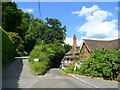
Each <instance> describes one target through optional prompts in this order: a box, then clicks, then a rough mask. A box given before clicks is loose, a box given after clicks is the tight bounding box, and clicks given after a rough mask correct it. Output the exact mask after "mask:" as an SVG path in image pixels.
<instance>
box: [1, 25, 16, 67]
mask: <svg viewBox="0 0 120 90" xmlns="http://www.w3.org/2000/svg"><path fill="white" fill-rule="evenodd" d="M0 30H1V31H2V63H3V65H4V64H8V63H10V62H11V61H13V60H14V59H13V58H14V50H15V49H14V42H13V41H12V40H11V38H10V37H9V35H8V34H7V32H6V31H5V30H3V29H2V28H1V27H0Z"/></svg>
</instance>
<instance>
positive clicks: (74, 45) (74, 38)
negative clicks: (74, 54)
mask: <svg viewBox="0 0 120 90" xmlns="http://www.w3.org/2000/svg"><path fill="white" fill-rule="evenodd" d="M73 49H76V35H74V37H73Z"/></svg>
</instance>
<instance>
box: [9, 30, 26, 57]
mask: <svg viewBox="0 0 120 90" xmlns="http://www.w3.org/2000/svg"><path fill="white" fill-rule="evenodd" d="M8 35H9V36H10V38H11V39H12V41H13V42H14V44H15V51H16V52H15V56H24V55H27V52H25V51H24V46H23V44H22V43H23V40H22V38H21V37H20V36H19V35H18V33H15V32H8Z"/></svg>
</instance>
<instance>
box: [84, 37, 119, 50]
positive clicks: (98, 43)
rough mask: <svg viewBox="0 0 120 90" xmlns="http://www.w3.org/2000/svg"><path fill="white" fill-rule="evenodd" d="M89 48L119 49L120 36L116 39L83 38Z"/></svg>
mask: <svg viewBox="0 0 120 90" xmlns="http://www.w3.org/2000/svg"><path fill="white" fill-rule="evenodd" d="M83 40H84V42H85V44H87V46H88V48H89V49H90V50H91V51H93V50H95V49H118V48H120V38H119V39H115V40H109V41H108V40H90V39H83Z"/></svg>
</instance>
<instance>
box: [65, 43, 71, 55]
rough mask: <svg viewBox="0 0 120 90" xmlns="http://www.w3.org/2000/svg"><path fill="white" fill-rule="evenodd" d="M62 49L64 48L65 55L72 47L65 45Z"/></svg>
mask: <svg viewBox="0 0 120 90" xmlns="http://www.w3.org/2000/svg"><path fill="white" fill-rule="evenodd" d="M64 48H65V52H66V53H67V52H68V51H70V50H71V49H72V46H71V45H69V44H65V45H64Z"/></svg>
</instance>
